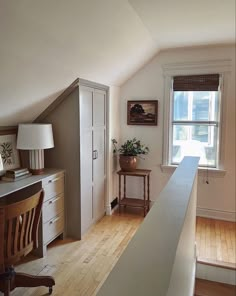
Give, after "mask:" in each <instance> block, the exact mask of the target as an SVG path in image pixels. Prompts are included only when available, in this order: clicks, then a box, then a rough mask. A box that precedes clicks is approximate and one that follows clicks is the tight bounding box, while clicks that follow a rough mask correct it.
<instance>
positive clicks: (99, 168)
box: [93, 127, 105, 220]
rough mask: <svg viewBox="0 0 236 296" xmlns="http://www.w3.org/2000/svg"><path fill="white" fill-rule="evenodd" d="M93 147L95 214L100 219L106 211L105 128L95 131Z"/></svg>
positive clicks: (95, 217)
mask: <svg viewBox="0 0 236 296" xmlns="http://www.w3.org/2000/svg"><path fill="white" fill-rule="evenodd" d="M93 147H94V150H96V151H97V158H96V159H94V160H93V212H94V219H95V220H97V219H99V218H100V217H101V216H102V215H103V214H104V211H105V210H104V209H105V130H104V128H103V127H101V128H96V129H94V131H93Z"/></svg>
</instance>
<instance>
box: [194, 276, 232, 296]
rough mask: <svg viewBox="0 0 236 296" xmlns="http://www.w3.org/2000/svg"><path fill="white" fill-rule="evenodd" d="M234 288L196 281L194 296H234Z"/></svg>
mask: <svg viewBox="0 0 236 296" xmlns="http://www.w3.org/2000/svg"><path fill="white" fill-rule="evenodd" d="M235 295H236V287H235V286H231V285H226V284H221V283H216V282H211V281H206V280H200V279H197V280H196V284H195V296H235Z"/></svg>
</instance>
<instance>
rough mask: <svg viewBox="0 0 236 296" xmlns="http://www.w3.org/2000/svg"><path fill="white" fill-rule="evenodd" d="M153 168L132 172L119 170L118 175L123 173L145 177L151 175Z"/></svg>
mask: <svg viewBox="0 0 236 296" xmlns="http://www.w3.org/2000/svg"><path fill="white" fill-rule="evenodd" d="M151 171H152V170H146V169H136V170H134V171H132V172H126V171H122V170H120V171H118V172H117V174H118V175H123V176H135V177H145V176H148V175H150V173H151Z"/></svg>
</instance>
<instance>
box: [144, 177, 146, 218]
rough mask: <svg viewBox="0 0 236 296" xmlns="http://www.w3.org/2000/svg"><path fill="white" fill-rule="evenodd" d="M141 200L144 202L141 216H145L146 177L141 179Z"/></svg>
mask: <svg viewBox="0 0 236 296" xmlns="http://www.w3.org/2000/svg"><path fill="white" fill-rule="evenodd" d="M143 200H144V207H143V216H144V217H145V216H146V177H145V176H144V177H143Z"/></svg>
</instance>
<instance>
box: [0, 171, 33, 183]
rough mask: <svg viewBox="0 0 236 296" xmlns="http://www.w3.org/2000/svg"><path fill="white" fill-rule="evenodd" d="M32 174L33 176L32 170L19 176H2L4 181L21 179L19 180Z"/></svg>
mask: <svg viewBox="0 0 236 296" xmlns="http://www.w3.org/2000/svg"><path fill="white" fill-rule="evenodd" d="M30 176H32V174H31V173H30V172H28V173H27V174H24V175H20V176H19V177H15V176H7V175H4V176H3V177H2V181H8V182H15V181H19V180H22V179H25V178H28V177H30Z"/></svg>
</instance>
